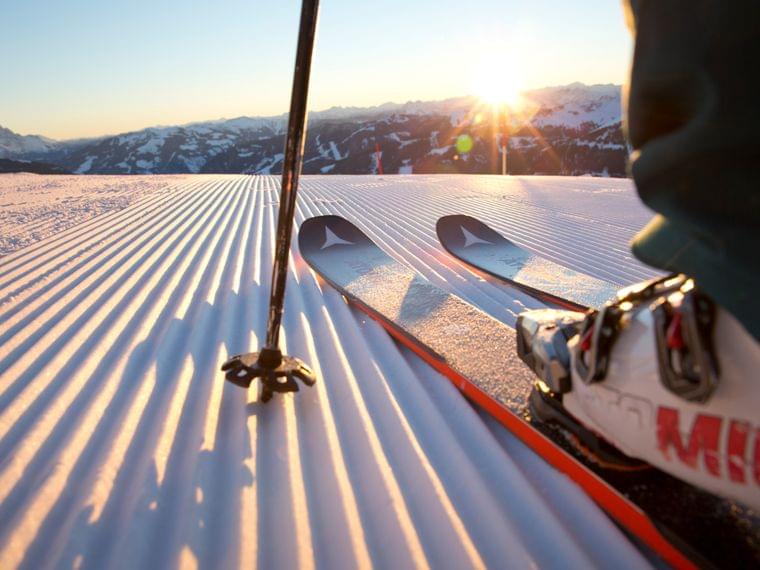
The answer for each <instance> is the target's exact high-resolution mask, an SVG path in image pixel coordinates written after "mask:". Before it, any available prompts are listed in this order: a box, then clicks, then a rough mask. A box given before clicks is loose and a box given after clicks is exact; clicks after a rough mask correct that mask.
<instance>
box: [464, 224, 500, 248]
mask: <svg viewBox="0 0 760 570" xmlns="http://www.w3.org/2000/svg"><path fill="white" fill-rule="evenodd" d="M461 229H462V235H463V236H464V246H463V247H470V246H471V245H475V244H478V243H484V244H486V245H493V244H492V243H491V242H490V241H486V240H484V239H481V238H479V237H478V236H476V235H474V234H473V233H471V232H470V231H469V230H468V229H467V228H465V227H464V226H462V227H461Z"/></svg>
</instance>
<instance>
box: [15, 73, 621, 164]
mask: <svg viewBox="0 0 760 570" xmlns="http://www.w3.org/2000/svg"><path fill="white" fill-rule="evenodd" d="M523 99H524V105H523V106H522V108H521V110H520V111H516V112H511V113H510V114H509V116H505V113H495V112H494V110H493V109H492V108H491V107H488V106H484V105H483V104H482V103H481V102H480V101H479V100H478V99H476V98H474V97H458V98H452V99H446V100H444V101H426V102H424V101H410V102H407V103H403V104H398V103H386V104H384V105H379V106H377V107H369V108H357V107H333V108H331V109H327V110H325V111H320V112H315V113H311V114H310V116H309V128H308V136H307V140H306V146H305V154H304V165H303V167H304V172H305V173H333V174H337V173H341V174H366V173H377V172H379V171H380V170H381V168H382V171H383V172H385V173H389V174H390V173H412V172H418V173H423V172H424V173H434V172H461V173H491V172H499V171H500V169H501V158H500V154H499V144H500V141H501V136H500V134H499V133H502V132H506V133H507V134H508V147H507V148H508V151H507V162H508V171H509V172H510V173H513V174H542V173H543V174H570V175H579V174H594V175H610V176H625V163H626V157H627V154H628V149H627V147H626V144H625V140H624V137H623V133H622V129H621V108H620V87H619V86H616V85H592V86H587V85H583V84H580V83H574V84H571V85H566V86H559V87H547V88H544V89H538V90H535V91H529V92H526V93H524V94H523ZM286 127H287V116H286V115H280V116H275V117H239V118H236V119H230V120H226V119H221V120H217V121H207V122H200V123H192V124H188V125H183V126H169V127H152V128H148V129H144V130H141V131H136V132H132V133H125V134H120V135H116V136H109V137H103V138H99V139H92V140H80V141H69V142H60V143H52V142H50V141H48V142H46V146H40V145H38V146H37V147H34V148H31V149H29V150H26V151H23V152H19V153H18V155H17V157H20V158H25V159H32V160H45V161H47V162H52V163H54V164H58V165H61V166H62V167H63V168H66V169H68V170H71V171H73V172H76V173H88V174H89V173H99V174H122V173H140V174H143V173H182V172H215V173H239V172H247V173H254V172H255V173H264V174H277V173H279V172H281V168H282V160H283V146H284V139H285V130H286ZM15 136H17V137H18V136H19V135H15ZM32 146H33V145H32ZM378 150H379V152H378ZM378 159H379V160H378Z"/></svg>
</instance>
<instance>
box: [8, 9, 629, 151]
mask: <svg viewBox="0 0 760 570" xmlns="http://www.w3.org/2000/svg"><path fill="white" fill-rule="evenodd" d="M0 2H2V8H1V10H0V13H1V14H2V33H1V34H0V53H2V54H3V56H4V57H3V60H4V61H3V73H2V88H0V125H3V126H5V127H8V128H10V129H12V130H14V131H16V132H20V133H22V134H32V133H34V134H42V135H46V136H50V137H53V138H73V137H80V136H94V135H101V134H107V133H117V132H123V131H128V130H137V129H140V128H144V127H146V126H150V125H157V124H165V125H168V124H181V123H186V122H191V121H199V120H206V119H216V118H221V117H236V116H240V115H273V114H279V113H282V112H284V111H286V110H287V107H288V97H289V92H290V82H291V79H292V66H293V59H294V52H295V42H296V34H297V27H298V17H299V10H300V3H299V2H298V1H294V0H246V1H243V0H206V1H203V2H199V1H193V0H130V1H124V0H18V1H17V0H0ZM630 50H631V40H630V37H629V34H628V32H627V30H626V28H625V25H624V23H623V15H622V9H621V6H620V2H619V1H618V0H578V1H575V2H568V1H567V0H529V1H526V0H507V1H496V0H461V1H453V0H437V1H435V0H383V1H377V2H369V1H366V0H322V4H321V14H320V22H319V31H318V37H317V46H316V52H315V59H314V67H313V69H312V90H311V100H310V108H311V109H324V108H327V107H331V106H333V105H356V106H366V105H374V104H379V103H383V102H386V101H397V102H403V101H407V100H410V99H421V100H428V99H443V98H446V97H453V96H458V95H465V94H470V93H473V91H474V90H475V88H474V87H473V85H474V84H475V83H476V82H477V75H478V74H480V75H483V74H484V73H487V74H490V73H491V72H492V73H494V74H499V73H515V76H518V75H519V78H520V79H519V85H520V87H522V88H533V87H543V86H546V85H558V84H564V83H571V82H573V81H581V82H584V83H622V82H623V81H624V80H625V77H626V74H627V71H628V66H629V58H630ZM518 72H519V73H518Z"/></svg>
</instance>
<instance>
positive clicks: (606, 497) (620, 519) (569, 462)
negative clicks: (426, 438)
mask: <svg viewBox="0 0 760 570" xmlns="http://www.w3.org/2000/svg"><path fill="white" fill-rule="evenodd" d="M307 263H308V262H307ZM310 267H312V268H313V266H311V265H310ZM313 269H314V271H315V272H316V273H317V274H318V275H319V277H320V278H321V279H323V280H324V281H326V282H327V283H328V284H330V286H332V287H333V288H335V289H336V290H337V291H338V292H339V293H340V294H341V295H342V296H343V297H345V298H346V299H347V300H348V301H349V302H350V303H351V304H352V305H354V306H355V307H357V308H358V309H359V310H361V311H362V312H363V313H365V314H366V315H367V316H369V317H370V318H371V319H372V320H373V321H375V322H377V323H378V324H379V325H380V326H382V327H383V328H384V329H385V330H386V331H387V332H388V334H390V335H391V337H392V338H394V339H396V340H397V341H398V342H400V343H401V344H402V345H404V346H405V347H407V348H408V349H409V350H411V351H412V352H413V353H415V354H416V355H417V356H419V357H420V358H422V360H424V361H425V362H426V363H427V364H429V365H430V366H432V367H433V368H434V369H435V370H436V371H437V372H439V373H440V374H442V375H443V376H445V377H446V378H447V379H448V380H449V381H450V382H451V383H452V384H453V385H454V386H455V387H456V388H457V389H458V390H459V391H460V392H461V393H462V394H463V395H464V396H465V397H466V398H467V399H469V400H470V401H472V402H474V403H475V404H477V405H478V406H479V407H481V408H482V409H483V410H485V411H486V412H487V413H488V414H490V415H491V417H493V418H494V419H495V420H496V421H498V422H499V423H500V424H502V425H503V426H504V427H506V428H507V429H508V430H509V431H510V432H511V433H512V434H514V435H515V436H516V437H517V438H518V439H519V440H520V441H522V442H523V443H524V444H525V445H527V446H528V447H529V448H531V449H532V450H533V451H535V452H536V453H537V454H538V455H539V456H541V457H542V458H543V459H544V461H546V462H547V463H549V464H550V465H552V466H553V467H554V468H555V469H557V470H558V471H560V472H561V473H564V474H565V475H567V476H568V477H569V478H570V479H572V480H573V481H574V482H575V483H576V484H577V485H578V486H580V487H581V488H582V489H583V490H584V492H585V493H586V494H587V495H588V496H589V497H591V499H592V500H593V501H594V502H595V503H596V504H597V505H599V507H601V508H602V509H603V510H604V511H605V512H606V513H607V514H608V515H609V516H610V517H612V519H613V520H615V521H616V522H617V523H618V524H620V525H621V526H622V527H623V528H624V529H626V530H628V531H630V532H632V533H633V534H634V535H635V536H636V537H637V538H638V539H639V540H641V541H642V542H643V543H644V544H646V545H647V547H649V548H650V549H652V551H653V552H655V553H656V554H657V555H658V556H660V557H661V558H662V559H663V560H664V561H665V562H666V563H668V564H670V565H671V566H673V567H675V568H689V569H696V568H697V567H698V566H697V565H696V564H695V563H694V562H693V561H692V559H691V558H690V557H688V556H687V555H686V554H684V553H683V552H682V551H681V550H680V549H679V548H677V547H676V546H674V544H673V541H671V540H668V539H667V538H666V536H665V535H664V534H663V533H662V532H661V531H660V529H659V528H658V527H657V525H656V524H655V523H654V522H653V521H652V520H651V519H650V518H649V517H648V516H647V514H646V513H645V512H644V511H642V510H641V509H640V508H639V507H637V506H636V505H635V504H634V503H632V502H631V501H629V500H628V499H626V498H625V496H623V495H622V494H621V493H620V492H618V491H617V490H616V489H615V488H614V487H612V486H610V485H608V484H607V483H606V482H604V481H603V480H602V479H601V478H600V477H598V476H597V475H596V474H594V473H592V472H591V471H589V470H588V469H586V468H585V467H584V466H583V465H581V464H580V463H579V462H578V461H577V460H576V459H574V458H573V457H572V456H571V455H570V454H569V453H567V452H566V451H564V450H563V449H561V448H559V447H558V446H557V445H556V444H555V443H554V442H552V441H551V440H550V439H549V438H548V437H546V436H545V435H543V434H542V433H540V432H539V431H538V430H536V429H535V428H533V427H532V426H531V425H530V424H528V423H527V422H526V421H525V420H523V419H522V418H520V417H519V416H518V415H516V414H515V413H514V412H512V411H511V410H509V409H508V408H506V407H505V406H503V405H502V404H499V403H498V402H496V401H495V400H493V399H492V398H491V397H490V396H488V394H486V393H485V392H483V391H482V390H480V389H479V388H478V387H477V386H475V385H474V384H473V383H471V382H470V381H469V380H467V378H466V377H464V376H462V375H461V374H459V373H458V372H457V371H456V370H454V369H453V368H451V367H450V366H449V365H448V364H447V363H446V361H445V359H444V358H443V357H441V356H440V355H439V354H437V353H435V352H433V351H431V350H426V349H425V348H423V346H422V345H420V344H419V343H417V342H415V341H414V340H413V339H412V338H411V337H410V335H408V334H405V333H404V332H403V331H401V330H400V329H399V328H398V327H396V326H395V325H394V324H393V323H392V322H391V321H390V320H389V319H387V318H386V317H384V316H383V315H381V314H380V313H378V312H377V311H375V310H374V309H372V308H371V307H370V306H369V305H367V304H365V303H364V302H362V301H361V300H360V299H358V298H356V297H354V296H353V295H351V294H350V293H348V292H346V291H345V290H343V289H342V288H341V287H340V286H338V285H337V284H335V283H334V282H333V281H331V280H330V279H329V278H328V277H326V276H324V275H323V274H322V273H321V272H319V271H318V270H316V269H315V268H313Z"/></svg>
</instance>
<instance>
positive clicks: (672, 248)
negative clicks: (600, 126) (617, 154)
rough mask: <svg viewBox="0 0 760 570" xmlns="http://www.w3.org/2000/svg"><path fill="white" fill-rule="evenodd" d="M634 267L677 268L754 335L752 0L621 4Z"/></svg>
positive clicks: (756, 59) (757, 113) (631, 0)
mask: <svg viewBox="0 0 760 570" xmlns="http://www.w3.org/2000/svg"><path fill="white" fill-rule="evenodd" d="M625 1H626V8H627V17H628V19H629V23H630V24H631V27H632V29H633V30H634V34H635V51H634V57H633V65H632V69H631V79H630V85H629V87H628V93H627V97H626V106H627V109H626V115H627V116H626V128H627V134H628V137H629V141H630V143H631V145H632V147H633V149H634V152H633V155H632V161H631V163H632V166H631V168H632V175H633V178H634V180H635V182H636V187H637V190H638V192H639V195H640V196H641V199H642V200H643V201H644V202H645V203H646V204H647V205H648V206H649V207H651V208H652V209H653V210H655V212H657V214H658V215H657V216H656V217H655V219H654V220H652V222H651V223H650V224H649V225H648V226H647V227H646V228H644V229H643V230H642V231H641V232H640V233H639V234H638V235H637V236H636V238H635V240H634V243H633V251H634V254H635V255H636V256H637V257H639V258H640V259H641V260H642V261H644V262H646V263H649V264H651V265H653V266H655V267H658V268H661V269H665V270H668V271H672V272H679V273H685V274H687V275H690V276H692V277H694V278H695V279H696V282H697V284H698V285H699V286H700V287H701V288H702V290H704V291H705V292H706V293H707V294H709V295H710V296H711V297H713V298H714V299H715V300H716V301H717V302H718V303H719V304H721V305H723V306H724V307H726V309H727V310H728V311H729V312H731V313H732V314H733V315H734V316H736V318H737V319H738V320H739V321H740V322H741V323H742V325H743V326H744V327H745V328H746V329H747V330H748V331H749V332H750V333H751V334H752V335H753V336H754V337H755V339H760V300H758V299H759V298H760V297H759V295H758V293H760V138H759V137H758V133H760V105H758V104H757V93H759V92H760V73H759V70H760V2H758V1H757V0H731V1H722V0H698V1H694V0H667V1H658V0H625Z"/></svg>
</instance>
